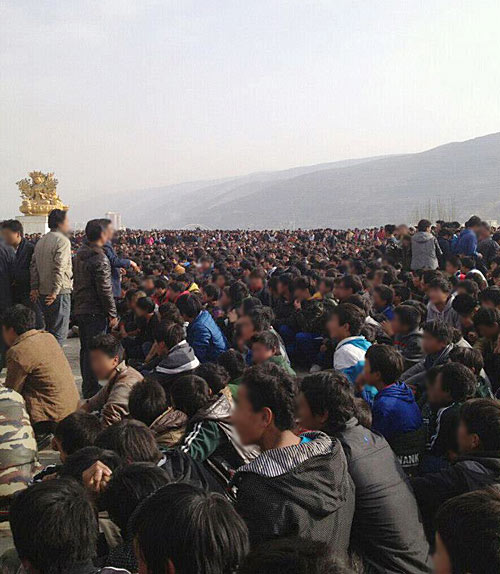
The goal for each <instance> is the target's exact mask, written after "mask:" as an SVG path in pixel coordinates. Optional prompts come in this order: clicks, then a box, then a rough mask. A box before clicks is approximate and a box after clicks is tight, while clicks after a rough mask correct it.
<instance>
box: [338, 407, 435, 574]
mask: <svg viewBox="0 0 500 574" xmlns="http://www.w3.org/2000/svg"><path fill="white" fill-rule="evenodd" d="M336 437H337V438H338V440H339V441H340V443H341V444H342V447H343V448H344V452H345V455H346V458H347V464H348V467H349V473H350V475H351V477H352V480H353V481H354V484H355V486H356V510H355V512H354V520H353V523H352V530H351V542H352V546H353V548H354V549H355V550H356V551H357V552H358V553H359V554H360V555H361V556H362V557H363V562H364V565H365V573H366V574H368V573H371V572H377V573H380V574H382V573H385V574H393V573H394V574H396V573H400V572H405V573H407V574H422V573H427V572H431V569H430V565H429V544H428V543H427V540H426V539H425V534H424V529H423V525H422V521H421V519H420V514H419V511H418V506H417V502H416V500H415V497H414V495H413V492H412V490H411V487H410V485H409V483H408V480H407V478H406V475H405V473H404V471H403V469H402V468H401V465H400V464H399V462H398V460H397V458H396V456H395V455H394V453H393V451H392V450H391V447H390V446H389V444H388V443H387V441H386V440H385V438H384V437H383V436H381V435H379V434H377V433H374V432H372V431H370V430H368V429H366V428H365V427H363V426H361V425H360V424H359V423H358V421H357V419H355V418H352V419H351V420H349V421H347V423H346V426H345V429H344V430H342V431H340V432H339V433H337V434H336Z"/></svg>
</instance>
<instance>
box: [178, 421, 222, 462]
mask: <svg viewBox="0 0 500 574" xmlns="http://www.w3.org/2000/svg"><path fill="white" fill-rule="evenodd" d="M221 440H222V431H221V430H220V428H219V426H218V425H217V423H216V422H214V421H200V422H198V423H196V424H195V425H194V427H193V429H192V430H191V432H190V433H188V434H186V436H185V437H184V442H183V444H182V446H181V451H182V452H185V453H187V454H189V455H190V456H191V457H192V458H194V460H197V461H199V462H203V461H204V460H207V458H209V457H210V455H212V454H213V453H214V452H215V451H216V450H217V448H218V447H219V445H220V443H221Z"/></svg>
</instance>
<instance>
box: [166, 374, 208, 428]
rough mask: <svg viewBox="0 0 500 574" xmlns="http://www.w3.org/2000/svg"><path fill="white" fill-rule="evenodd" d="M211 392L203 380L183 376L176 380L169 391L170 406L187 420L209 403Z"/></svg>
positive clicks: (193, 376) (194, 376)
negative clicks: (181, 413)
mask: <svg viewBox="0 0 500 574" xmlns="http://www.w3.org/2000/svg"><path fill="white" fill-rule="evenodd" d="M210 397H211V392H210V387H209V386H208V384H207V382H206V381H205V379H202V378H201V377H198V376H196V375H184V376H183V377H180V378H179V379H177V380H176V381H175V382H174V383H173V385H172V388H171V389H170V399H171V403H172V406H173V407H174V408H176V409H177V410H179V411H182V412H183V413H185V414H186V415H187V417H188V418H191V417H192V416H194V415H195V414H196V413H197V412H198V411H199V410H200V409H202V408H203V407H205V406H206V405H207V404H208V402H209V401H210Z"/></svg>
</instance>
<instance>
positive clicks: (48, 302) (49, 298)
mask: <svg viewBox="0 0 500 574" xmlns="http://www.w3.org/2000/svg"><path fill="white" fill-rule="evenodd" d="M56 299H57V295H56V294H55V293H52V295H47V297H45V305H47V307H50V306H51V305H52V303H54V301H55V300H56Z"/></svg>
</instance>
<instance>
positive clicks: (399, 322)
mask: <svg viewBox="0 0 500 574" xmlns="http://www.w3.org/2000/svg"><path fill="white" fill-rule="evenodd" d="M391 323H392V330H393V331H394V333H395V334H398V335H406V334H408V333H411V332H412V331H416V330H417V329H418V327H419V325H420V313H419V312H418V309H417V308H415V307H413V306H412V305H400V306H399V307H396V308H395V309H394V318H393V319H392V322H391Z"/></svg>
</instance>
